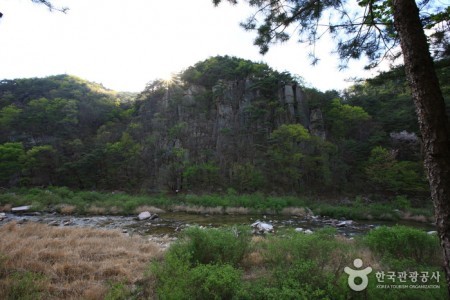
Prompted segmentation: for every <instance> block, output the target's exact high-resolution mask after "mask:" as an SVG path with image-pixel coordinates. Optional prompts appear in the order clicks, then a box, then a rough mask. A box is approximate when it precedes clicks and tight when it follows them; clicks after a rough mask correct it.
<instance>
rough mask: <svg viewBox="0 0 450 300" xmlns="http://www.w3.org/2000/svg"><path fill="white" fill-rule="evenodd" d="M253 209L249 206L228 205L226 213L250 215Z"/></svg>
mask: <svg viewBox="0 0 450 300" xmlns="http://www.w3.org/2000/svg"><path fill="white" fill-rule="evenodd" d="M250 212H251V210H250V209H249V208H247V207H227V208H226V209H225V213H226V214H228V215H248V214H250Z"/></svg>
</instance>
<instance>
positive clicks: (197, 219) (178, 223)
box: [0, 212, 435, 237]
mask: <svg viewBox="0 0 450 300" xmlns="http://www.w3.org/2000/svg"><path fill="white" fill-rule="evenodd" d="M0 219H1V218H0ZM257 220H259V221H262V222H266V223H269V224H272V225H273V226H274V229H275V231H279V230H283V229H286V228H303V230H307V229H309V230H311V231H313V232H314V231H315V230H318V229H319V228H324V227H326V226H331V227H335V228H336V229H337V231H338V233H339V234H341V235H344V236H347V237H352V236H356V235H361V234H365V233H367V232H368V231H369V230H371V229H373V228H376V227H378V226H381V225H386V226H394V225H396V224H400V225H407V226H412V227H416V228H419V229H422V230H424V231H433V230H435V227H434V226H433V225H432V224H429V223H419V222H411V221H373V220H372V221H349V220H347V222H344V220H335V219H329V218H322V217H295V216H282V215H207V214H189V213H182V212H166V213H161V214H159V217H158V218H156V219H154V220H143V221H139V220H138V219H137V218H136V216H73V215H70V216H66V215H59V214H55V213H30V214H12V213H6V215H5V216H4V218H3V220H1V221H0V226H1V225H2V224H5V223H7V222H11V221H15V222H18V223H25V222H38V223H43V224H49V225H51V226H60V227H63V226H77V227H92V228H99V229H119V230H121V231H122V232H124V233H127V234H139V235H152V236H163V235H168V236H176V235H177V234H178V233H179V232H180V231H181V230H182V229H183V228H186V227H189V226H195V225H197V226H203V227H207V228H209V227H211V228H212V227H215V228H216V227H224V226H234V225H239V226H248V228H249V230H250V225H251V224H252V223H254V222H255V221H257Z"/></svg>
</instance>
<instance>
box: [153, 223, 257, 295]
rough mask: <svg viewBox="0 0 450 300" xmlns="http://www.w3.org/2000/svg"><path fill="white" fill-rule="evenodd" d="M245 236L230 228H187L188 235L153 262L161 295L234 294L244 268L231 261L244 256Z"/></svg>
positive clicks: (239, 287) (238, 287)
mask: <svg viewBox="0 0 450 300" xmlns="http://www.w3.org/2000/svg"><path fill="white" fill-rule="evenodd" d="M230 237H233V239H234V240H237V242H233V241H231V239H230ZM243 240H244V239H240V238H239V237H236V236H234V234H233V233H232V232H231V231H229V230H215V229H208V230H202V229H200V228H189V229H188V230H186V233H185V234H184V239H182V240H181V241H180V242H177V243H175V244H173V245H172V246H171V247H170V249H169V250H168V252H167V254H166V256H165V259H164V261H162V262H155V263H153V264H152V265H151V274H152V275H153V277H154V278H155V280H156V290H157V294H158V298H160V299H231V298H233V297H234V296H235V295H236V294H237V293H238V292H239V290H240V289H241V271H239V270H237V269H235V268H234V267H233V266H232V265H231V264H230V263H234V264H237V263H238V262H239V261H240V259H241V258H242V256H243V253H241V251H242V250H241V249H240V248H239V247H240V246H242V247H243V249H244V251H245V249H246V248H247V246H246V244H245V243H243V242H242V241H243ZM247 243H248V242H247ZM208 252H210V253H211V254H212V255H209V253H208Z"/></svg>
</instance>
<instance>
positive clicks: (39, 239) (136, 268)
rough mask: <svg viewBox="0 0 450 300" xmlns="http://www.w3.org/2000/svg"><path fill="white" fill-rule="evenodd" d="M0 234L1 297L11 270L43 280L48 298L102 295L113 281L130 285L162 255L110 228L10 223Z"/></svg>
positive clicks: (147, 243)
mask: <svg viewBox="0 0 450 300" xmlns="http://www.w3.org/2000/svg"><path fill="white" fill-rule="evenodd" d="M0 237H1V242H0V255H1V256H2V262H1V264H0V295H7V293H8V291H9V290H10V287H11V285H12V284H14V282H13V281H12V280H11V278H13V277H14V274H16V273H20V272H33V273H36V274H41V275H43V276H44V278H46V280H45V283H44V284H43V286H41V287H40V288H41V289H42V290H43V293H44V295H45V298H46V299H103V298H104V297H105V295H106V294H107V292H108V286H109V285H110V284H111V283H117V282H120V283H122V284H125V285H128V286H133V285H134V284H135V283H137V282H138V281H139V280H141V279H142V278H143V277H144V272H145V269H146V267H147V266H148V263H149V261H151V260H152V259H158V258H161V256H162V250H161V248H160V247H159V246H158V245H157V244H155V243H153V242H150V241H148V240H146V239H144V238H142V237H128V236H125V235H124V234H122V233H121V232H119V231H113V230H99V229H91V228H55V227H49V226H47V225H43V224H37V223H29V224H25V225H18V224H16V223H9V224H6V225H4V226H1V227H0ZM41 285H42V283H41Z"/></svg>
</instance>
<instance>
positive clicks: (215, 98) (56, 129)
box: [0, 56, 450, 198]
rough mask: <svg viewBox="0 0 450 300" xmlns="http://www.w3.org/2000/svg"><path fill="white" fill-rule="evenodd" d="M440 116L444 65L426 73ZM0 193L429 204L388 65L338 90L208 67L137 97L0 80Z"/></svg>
mask: <svg viewBox="0 0 450 300" xmlns="http://www.w3.org/2000/svg"><path fill="white" fill-rule="evenodd" d="M436 70H437V73H438V75H439V76H440V80H441V86H442V89H443V92H444V96H445V98H446V101H447V104H448V105H447V109H449V107H450V105H449V103H450V83H449V82H450V80H449V79H450V60H441V61H438V62H436ZM0 128H1V132H0V186H2V187H5V188H9V187H15V186H49V185H56V186H68V187H71V188H75V189H89V190H124V191H128V192H140V193H158V192H161V191H176V190H178V191H181V192H194V193H205V192H215V193H220V192H225V191H230V190H232V191H236V192H239V193H252V192H256V191H261V192H264V193H274V194H309V195H335V194H345V193H350V194H366V195H379V196H383V197H389V196H394V195H408V196H414V197H416V198H421V197H427V196H428V186H427V183H426V178H425V175H424V172H423V168H422V161H421V158H422V155H421V142H420V135H419V133H418V125H417V119H416V116H415V112H414V106H413V103H412V100H411V97H410V92H409V88H408V85H407V82H406V80H405V76H404V71H403V69H402V68H401V67H398V68H395V69H393V70H391V71H389V72H386V73H382V74H380V75H379V76H377V77H375V78H373V79H369V80H365V81H361V82H360V83H358V84H356V85H354V86H352V87H351V88H349V89H347V90H345V91H343V92H342V93H339V92H337V91H327V92H320V91H318V90H316V89H314V88H309V87H305V86H303V84H302V81H301V80H300V79H299V78H297V77H295V76H293V75H292V74H289V73H286V72H277V71H275V70H273V69H272V68H270V67H269V66H268V65H266V64H263V63H255V62H251V61H248V60H244V59H240V58H236V57H228V56H217V57H212V58H209V59H207V60H205V61H202V62H198V63H197V64H195V65H194V66H192V67H189V68H187V69H186V70H184V71H183V72H180V73H179V74H177V75H176V76H174V77H173V78H172V79H171V80H170V81H164V80H155V81H153V82H150V83H149V84H148V85H147V87H146V88H145V90H144V91H142V92H141V93H139V94H132V93H119V92H115V91H111V90H108V89H106V88H104V87H103V86H101V85H99V84H95V83H91V82H88V81H85V80H82V79H80V78H77V77H74V76H70V75H57V76H51V77H47V78H31V79H16V80H3V81H0Z"/></svg>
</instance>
